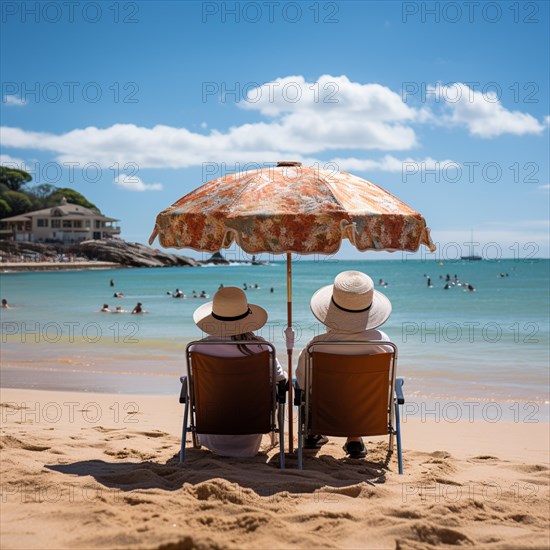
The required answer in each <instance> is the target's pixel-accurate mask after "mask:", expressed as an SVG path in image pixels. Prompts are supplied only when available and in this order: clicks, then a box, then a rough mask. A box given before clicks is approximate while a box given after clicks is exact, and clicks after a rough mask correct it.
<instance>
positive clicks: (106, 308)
mask: <svg viewBox="0 0 550 550" xmlns="http://www.w3.org/2000/svg"><path fill="white" fill-rule="evenodd" d="M99 311H101V313H111V310H110V309H109V304H103V307H102V308H101V309H100V310H99Z"/></svg>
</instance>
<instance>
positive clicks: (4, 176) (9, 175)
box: [0, 166, 32, 191]
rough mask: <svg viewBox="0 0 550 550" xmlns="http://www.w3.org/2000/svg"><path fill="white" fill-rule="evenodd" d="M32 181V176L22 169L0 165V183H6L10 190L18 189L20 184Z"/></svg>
mask: <svg viewBox="0 0 550 550" xmlns="http://www.w3.org/2000/svg"><path fill="white" fill-rule="evenodd" d="M29 181H32V176H31V175H30V174H29V173H28V172H25V171H24V170H17V169H16V168H9V167H7V166H0V183H3V184H4V185H7V187H8V188H9V189H11V190H12V191H19V189H21V186H22V185H24V184H25V183H29Z"/></svg>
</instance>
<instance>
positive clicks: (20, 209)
mask: <svg viewBox="0 0 550 550" xmlns="http://www.w3.org/2000/svg"><path fill="white" fill-rule="evenodd" d="M2 199H3V200H4V201H5V202H6V203H7V204H8V206H9V207H10V208H11V215H12V216H17V215H18V214H24V213H25V212H29V211H30V210H31V208H32V203H31V199H29V197H27V195H25V193H20V192H19V191H6V192H4V193H2Z"/></svg>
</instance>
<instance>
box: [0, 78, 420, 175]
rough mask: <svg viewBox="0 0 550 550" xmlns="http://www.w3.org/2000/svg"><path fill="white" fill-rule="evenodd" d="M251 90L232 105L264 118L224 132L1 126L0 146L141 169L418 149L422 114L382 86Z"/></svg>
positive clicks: (342, 83) (286, 82)
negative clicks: (61, 130)
mask: <svg viewBox="0 0 550 550" xmlns="http://www.w3.org/2000/svg"><path fill="white" fill-rule="evenodd" d="M293 86H294V87H293ZM310 88H312V89H310ZM270 89H271V90H272V91H273V94H272V95H271V96H270V94H269V90H270ZM291 90H295V91H296V90H298V92H299V94H301V98H300V100H299V101H296V102H294V101H293V96H291V95H290V93H291ZM252 92H253V90H249V98H250V97H252V95H251V94H252ZM256 92H258V93H260V99H259V100H258V101H256V102H252V101H250V100H249V101H242V102H241V103H239V106H240V107H242V108H243V109H248V110H257V111H259V112H260V113H261V114H262V115H264V116H266V117H268V120H267V121H260V122H255V123H250V124H246V123H245V124H242V125H240V126H233V127H231V128H229V129H228V130H227V131H225V132H221V131H218V130H216V129H211V130H210V131H209V132H208V134H204V132H201V133H198V132H192V131H190V130H188V129H187V128H178V127H173V126H161V125H159V126H154V127H153V128H145V127H140V126H136V125H133V124H115V125H113V126H110V127H107V128H95V127H87V128H79V129H75V130H72V131H69V132H66V133H64V134H51V133H47V132H33V131H27V130H23V129H20V128H9V127H5V128H2V134H3V136H2V140H3V143H4V146H5V147H14V148H23V149H25V148H29V149H38V150H42V151H50V152H52V153H53V154H55V155H56V159H57V160H58V161H59V162H80V163H86V162H97V163H99V164H100V165H101V166H110V165H112V164H113V163H114V162H119V163H125V162H128V161H132V162H135V163H137V164H138V165H139V167H140V168H161V167H162V168H186V167H189V166H197V165H200V164H201V163H202V162H265V161H276V160H278V159H280V158H286V157H288V156H289V155H290V156H291V157H292V158H296V159H297V160H300V159H299V158H298V157H300V156H301V155H315V154H319V153H322V152H325V151H338V150H343V149H353V150H381V151H402V150H408V149H411V148H412V147H415V146H416V145H417V140H416V134H415V132H414V130H413V128H412V127H411V126H410V123H411V122H412V121H414V120H417V119H418V120H420V119H422V118H423V117H424V116H425V114H423V113H422V112H421V111H417V110H415V109H413V108H411V107H409V106H408V105H406V104H405V103H403V101H402V100H401V97H400V95H399V94H397V93H395V92H393V91H392V90H390V89H389V88H387V87H385V86H381V85H379V84H360V83H357V82H351V81H350V80H349V79H348V78H347V77H345V76H341V77H332V76H330V75H324V76H322V77H321V78H319V80H318V82H317V83H310V82H306V81H305V79H304V78H303V77H301V76H296V77H286V78H283V79H277V80H275V81H273V82H272V83H268V84H264V85H263V86H261V87H259V88H257V89H256ZM205 127H206V126H205V125H201V128H202V129H203V130H204V129H205Z"/></svg>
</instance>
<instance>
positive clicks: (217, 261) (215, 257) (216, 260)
mask: <svg viewBox="0 0 550 550" xmlns="http://www.w3.org/2000/svg"><path fill="white" fill-rule="evenodd" d="M204 263H205V264H214V265H229V261H228V260H226V259H225V258H224V257H223V256H222V254H221V252H214V254H212V256H210V258H208V260H206V261H205V262H204Z"/></svg>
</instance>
